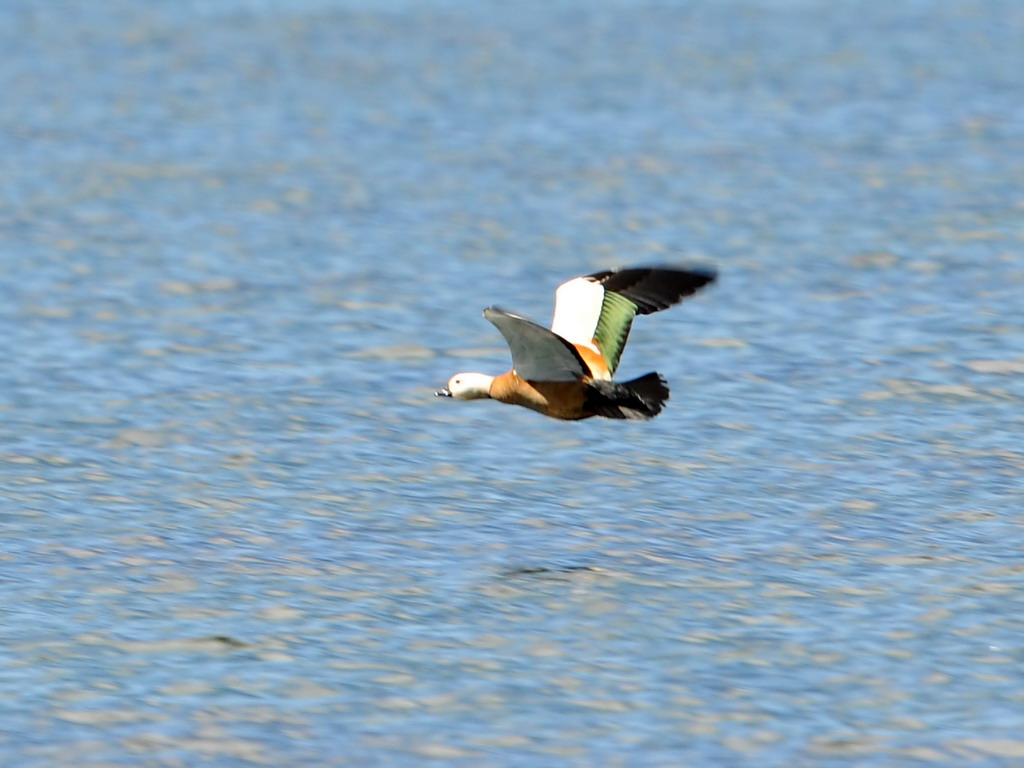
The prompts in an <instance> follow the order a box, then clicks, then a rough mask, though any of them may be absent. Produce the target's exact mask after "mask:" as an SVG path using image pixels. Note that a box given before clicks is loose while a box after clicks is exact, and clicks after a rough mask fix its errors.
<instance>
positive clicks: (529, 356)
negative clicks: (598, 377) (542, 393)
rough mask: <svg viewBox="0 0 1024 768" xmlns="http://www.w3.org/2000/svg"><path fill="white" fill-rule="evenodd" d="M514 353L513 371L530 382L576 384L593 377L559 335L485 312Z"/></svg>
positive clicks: (518, 319)
mask: <svg viewBox="0 0 1024 768" xmlns="http://www.w3.org/2000/svg"><path fill="white" fill-rule="evenodd" d="M484 317H486V318H487V319H488V320H489V321H490V322H492V323H494V325H495V327H496V328H497V329H498V330H499V331H501V335H502V336H504V337H505V341H506V342H508V348H509V349H510V350H511V351H512V369H513V370H514V371H515V372H516V373H517V374H519V376H521V377H522V378H524V379H526V380H528V381H576V380H578V379H580V378H581V377H583V376H589V375H590V369H589V368H587V364H586V363H584V362H583V358H581V357H580V354H579V352H577V351H576V349H575V348H574V347H573V346H572V344H570V343H569V342H568V341H566V340H565V339H563V338H562V337H560V336H558V335H557V334H555V333H553V332H551V331H549V330H548V329H547V328H543V327H541V326H539V325H537V324H536V323H533V322H530V321H529V320H527V319H526V318H524V317H519V316H518V315H513V314H511V313H509V312H506V311H505V310H503V309H498V308H497V307H488V308H487V309H485V310H484Z"/></svg>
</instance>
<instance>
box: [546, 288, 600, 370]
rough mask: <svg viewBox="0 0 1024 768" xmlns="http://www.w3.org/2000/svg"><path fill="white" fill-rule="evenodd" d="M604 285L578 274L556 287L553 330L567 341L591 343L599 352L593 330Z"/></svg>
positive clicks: (593, 348)
mask: <svg viewBox="0 0 1024 768" xmlns="http://www.w3.org/2000/svg"><path fill="white" fill-rule="evenodd" d="M603 303H604V287H603V286H602V285H601V284H600V283H599V282H597V281H595V280H591V279H590V278H588V277H577V278H574V279H572V280H569V281H568V282H565V283H562V284H561V285H560V286H558V290H556V291H555V317H554V319H553V320H552V321H551V330H552V331H553V332H554V333H557V334H558V335H559V336H561V337H562V338H563V339H565V340H566V341H570V342H572V343H573V344H578V345H580V346H581V347H589V348H590V349H592V350H594V351H595V352H597V353H599V354H600V352H601V350H599V349H598V348H597V345H596V344H594V331H595V330H597V321H598V320H599V319H600V317H601V306H602V305H603Z"/></svg>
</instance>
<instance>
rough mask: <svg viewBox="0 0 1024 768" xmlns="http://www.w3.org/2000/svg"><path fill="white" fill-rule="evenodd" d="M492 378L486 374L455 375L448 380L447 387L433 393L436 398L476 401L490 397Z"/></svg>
mask: <svg viewBox="0 0 1024 768" xmlns="http://www.w3.org/2000/svg"><path fill="white" fill-rule="evenodd" d="M493 381H494V377H493V376H488V375H487V374H486V373H456V374H455V375H454V376H452V377H451V378H450V379H448V386H447V387H445V388H444V389H442V390H440V391H438V392H435V394H436V395H437V396H438V397H454V398H455V399H456V400H478V399H480V398H482V397H490V396H491V382H493Z"/></svg>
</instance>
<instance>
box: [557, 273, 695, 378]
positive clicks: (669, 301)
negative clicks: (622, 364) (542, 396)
mask: <svg viewBox="0 0 1024 768" xmlns="http://www.w3.org/2000/svg"><path fill="white" fill-rule="evenodd" d="M714 279H715V272H714V270H711V269H695V268H689V269H681V268H678V267H635V268H632V269H621V270H618V271H605V272H595V273H594V274H592V275H587V276H586V277H577V278H575V279H574V280H569V281H568V282H566V283H563V284H562V285H560V286H559V287H558V290H557V291H556V292H555V318H554V320H553V321H552V323H551V330H552V331H553V332H554V333H556V334H558V335H559V336H562V337H563V338H565V339H567V340H568V341H570V342H572V343H574V344H580V345H582V346H587V347H590V348H591V349H595V348H596V349H597V351H599V352H600V353H601V355H603V357H604V359H605V362H606V363H607V364H608V370H609V372H610V373H614V372H615V369H616V368H617V367H618V365H619V358H620V357H622V350H623V349H624V348H625V346H626V340H627V339H628V338H629V331H630V328H631V327H632V325H633V318H634V317H635V316H636V315H647V314H650V313H652V312H658V311H660V310H662V309H668V308H669V307H671V306H672V305H674V304H678V303H679V302H680V301H682V300H683V299H685V298H686V297H687V296H691V295H692V294H694V293H696V292H697V291H698V290H699V289H700V288H702V287H703V286H705V285H707V284H708V283H710V282H712V281H713V280H714Z"/></svg>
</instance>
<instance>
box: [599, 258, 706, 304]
mask: <svg viewBox="0 0 1024 768" xmlns="http://www.w3.org/2000/svg"><path fill="white" fill-rule="evenodd" d="M589 277H590V278H591V279H593V280H597V281H598V282H599V283H601V285H602V286H603V287H604V289H605V290H606V291H611V292H613V293H618V294H620V295H622V296H625V297H626V298H627V299H629V300H630V301H632V302H633V303H634V304H636V306H637V314H640V315H649V314H651V313H652V312H659V311H661V310H663V309H668V308H669V307H671V306H673V305H675V304H678V303H679V302H680V301H682V300H683V299H685V298H686V297H687V296H692V295H693V294H695V293H696V292H697V291H699V290H700V289H701V288H703V287H704V286H706V285H708V284H710V283H713V282H714V281H715V280H717V279H718V270H716V269H715V268H714V267H712V266H710V265H686V266H683V265H679V266H671V265H664V266H648V267H630V268H628V269H619V270H615V271H604V272H595V273H594V274H593V275H589Z"/></svg>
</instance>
